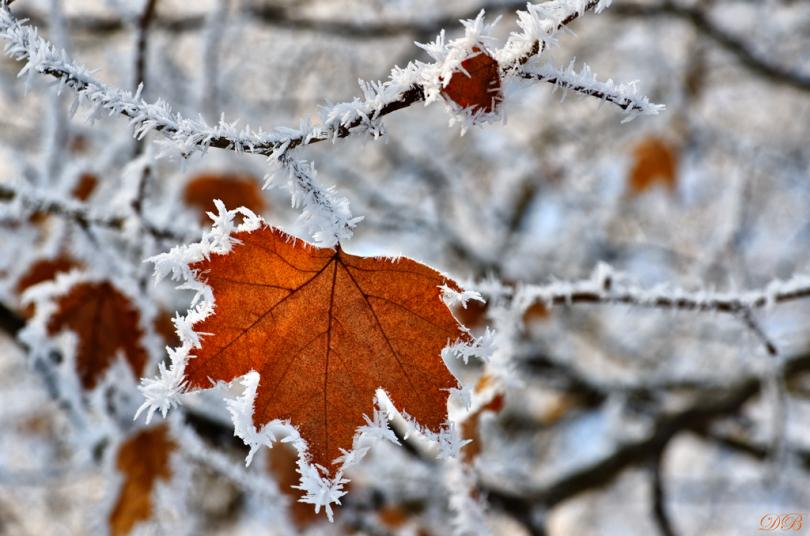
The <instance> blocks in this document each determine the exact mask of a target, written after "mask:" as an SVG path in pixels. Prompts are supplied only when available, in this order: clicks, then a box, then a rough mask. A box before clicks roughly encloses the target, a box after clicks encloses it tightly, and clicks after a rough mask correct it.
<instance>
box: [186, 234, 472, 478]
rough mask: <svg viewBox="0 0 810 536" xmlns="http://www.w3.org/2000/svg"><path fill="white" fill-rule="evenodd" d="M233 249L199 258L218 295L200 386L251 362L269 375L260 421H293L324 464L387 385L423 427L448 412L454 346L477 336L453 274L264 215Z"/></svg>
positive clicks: (194, 383)
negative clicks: (267, 221)
mask: <svg viewBox="0 0 810 536" xmlns="http://www.w3.org/2000/svg"><path fill="white" fill-rule="evenodd" d="M232 238H233V239H235V245H234V246H233V247H232V249H231V251H230V252H229V253H227V254H214V255H211V256H209V257H208V258H205V259H204V260H202V261H199V262H196V263H194V264H192V265H191V266H190V268H191V269H192V270H193V271H194V273H196V274H197V275H198V277H200V278H201V279H202V280H203V281H205V282H206V283H207V284H208V285H209V286H210V287H211V290H212V292H213V296H214V299H215V301H216V305H215V309H214V314H212V315H210V316H208V317H207V318H205V319H204V320H202V321H201V322H199V323H197V324H195V325H194V329H195V331H196V332H197V333H200V334H208V335H205V336H204V337H203V339H202V343H201V346H200V348H199V350H197V351H196V355H195V357H194V358H193V359H190V360H189V361H188V363H187V364H186V368H185V380H186V382H187V388H188V389H205V388H208V387H210V386H211V381H212V380H214V381H225V382H229V381H231V380H233V379H235V378H237V377H240V376H242V375H244V374H246V373H248V372H250V371H257V372H258V373H259V374H260V376H261V381H260V384H259V386H258V390H257V393H256V400H255V403H254V412H253V424H254V425H255V426H256V428H257V429H258V428H260V427H261V426H262V425H264V424H266V423H268V422H270V421H272V420H276V419H278V420H289V421H290V422H291V423H292V424H293V425H296V426H297V427H298V429H299V432H300V434H301V436H302V438H303V439H304V440H305V441H306V442H307V445H308V450H309V454H310V456H311V460H312V461H313V462H315V463H317V464H319V465H322V466H324V467H329V465H330V463H331V462H332V461H333V460H335V459H336V458H338V457H339V456H341V454H342V453H341V449H346V450H349V449H351V447H352V440H353V436H354V434H355V429H356V428H357V427H358V426H360V425H363V424H364V421H363V415H364V414H371V412H372V410H373V409H374V408H373V399H374V395H375V391H376V389H378V388H383V389H385V390H386V391H387V393H388V394H389V396H390V398H391V400H392V401H393V402H394V404H395V405H397V406H398V407H399V408H400V409H402V410H404V411H406V412H407V413H408V414H409V415H410V416H411V417H413V418H415V419H416V421H417V422H419V423H420V424H421V425H422V426H425V427H427V428H429V429H434V430H435V429H437V428H439V427H440V426H441V425H442V423H443V422H444V421H445V419H446V417H447V398H448V396H449V390H450V389H451V388H454V387H456V386H457V381H456V379H455V378H454V377H453V375H452V374H451V373H450V372H449V371H448V370H447V368H446V366H445V364H444V362H443V360H442V357H441V352H442V349H443V348H444V347H445V346H446V345H447V344H448V343H450V342H454V341H456V340H460V341H464V342H468V341H470V340H471V337H470V336H469V335H468V333H467V332H466V331H465V330H464V328H463V327H462V326H460V325H459V323H458V322H457V321H456V319H455V318H454V317H453V315H452V313H451V312H450V310H449V309H448V308H447V306H446V305H445V304H444V302H443V301H442V290H441V289H440V288H439V287H440V286H442V285H447V286H448V287H450V288H453V289H454V290H455V289H458V287H457V285H456V284H455V283H454V282H453V281H451V280H449V279H447V278H446V277H445V276H443V275H442V274H440V273H439V272H437V271H436V270H433V269H432V268H429V267H428V266H425V265H423V264H420V263H418V262H416V261H413V260H410V259H400V260H398V261H393V260H389V259H383V258H371V257H368V258H364V257H357V256H354V255H350V254H348V253H346V252H345V251H343V250H342V249H341V248H340V247H337V248H335V249H331V248H318V247H315V246H312V245H310V244H307V243H305V242H302V241H300V240H296V239H295V238H293V237H291V236H289V235H287V234H285V233H283V232H282V231H280V230H278V229H275V228H272V227H268V226H266V225H263V226H261V227H259V228H258V229H257V230H255V231H252V232H246V231H242V232H237V233H235V234H234V235H233V236H232Z"/></svg>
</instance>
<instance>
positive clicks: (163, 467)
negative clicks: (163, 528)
mask: <svg viewBox="0 0 810 536" xmlns="http://www.w3.org/2000/svg"><path fill="white" fill-rule="evenodd" d="M176 448H177V445H176V443H175V442H174V441H173V440H172V439H171V437H169V430H168V427H167V426H166V425H165V424H164V425H159V426H155V427H154V428H150V429H146V430H141V431H140V432H138V433H136V434H135V435H133V436H131V437H129V438H128V439H127V440H126V441H125V442H124V443H123V444H122V445H121V447H120V448H119V450H118V457H117V459H116V467H117V469H118V471H119V472H120V473H121V474H122V475H123V477H124V482H123V484H122V486H121V491H120V492H119V494H118V500H117V501H116V503H115V506H113V509H112V512H110V517H109V523H110V533H111V534H112V535H114V536H119V535H124V534H129V533H130V532H131V531H132V529H133V528H134V527H135V525H136V524H137V523H138V522H140V521H145V520H147V519H149V518H150V517H152V510H153V505H152V492H153V488H154V487H155V484H156V483H157V481H158V480H164V481H165V480H168V479H169V478H170V477H171V466H170V464H169V457H170V456H171V454H172V452H174V451H175V450H176Z"/></svg>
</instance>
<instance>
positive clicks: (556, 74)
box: [517, 60, 665, 122]
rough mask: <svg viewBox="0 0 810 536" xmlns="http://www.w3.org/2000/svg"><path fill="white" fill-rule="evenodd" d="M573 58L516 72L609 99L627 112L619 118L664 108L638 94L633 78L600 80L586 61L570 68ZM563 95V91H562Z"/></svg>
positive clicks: (654, 111)
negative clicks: (620, 81)
mask: <svg viewBox="0 0 810 536" xmlns="http://www.w3.org/2000/svg"><path fill="white" fill-rule="evenodd" d="M574 62H575V60H571V63H569V64H568V67H567V68H565V69H558V68H557V67H554V66H553V65H551V64H544V65H542V66H540V67H533V68H531V69H526V70H520V71H518V72H517V76H519V77H521V78H525V79H527V80H539V81H543V82H548V83H550V84H554V86H555V91H556V89H557V88H561V89H562V90H563V91H564V92H568V91H575V92H577V93H581V94H583V95H588V96H590V97H595V98H597V99H600V100H602V101H605V102H610V103H613V104H615V105H616V106H618V107H619V108H621V109H623V110H625V111H626V112H627V114H628V117H627V118H626V119H625V120H624V121H623V122H627V121H630V120H632V119H634V118H635V117H636V116H637V115H656V114H658V113H659V112H661V111H662V110H663V109H664V108H665V106H664V105H662V104H653V103H651V102H650V99H649V98H647V97H646V96H644V95H640V94H639V92H638V87H637V86H636V83H635V82H630V83H626V84H617V83H615V82H614V81H613V80H608V81H607V82H600V81H599V80H597V79H596V74H595V73H593V71H591V68H590V67H589V66H588V65H585V66H583V68H582V70H581V71H579V72H577V71H576V70H575V69H574ZM564 98H565V94H563V99H564Z"/></svg>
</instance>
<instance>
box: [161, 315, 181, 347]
mask: <svg viewBox="0 0 810 536" xmlns="http://www.w3.org/2000/svg"><path fill="white" fill-rule="evenodd" d="M155 333H157V334H158V335H159V336H160V338H162V339H163V343H164V346H170V347H172V348H174V347H177V346H180V338H179V337H178V336H177V331H176V330H175V329H174V323H173V322H172V315H171V314H169V313H168V312H166V311H160V312H158V314H157V316H155Z"/></svg>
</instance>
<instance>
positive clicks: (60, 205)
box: [0, 185, 188, 242]
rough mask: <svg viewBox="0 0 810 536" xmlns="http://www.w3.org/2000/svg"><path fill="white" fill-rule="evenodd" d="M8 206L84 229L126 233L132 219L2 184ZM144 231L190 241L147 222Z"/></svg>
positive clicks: (0, 197) (0, 196)
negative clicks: (74, 224) (62, 219)
mask: <svg viewBox="0 0 810 536" xmlns="http://www.w3.org/2000/svg"><path fill="white" fill-rule="evenodd" d="M2 202H5V203H8V206H7V210H9V211H10V212H12V213H14V212H17V213H20V214H28V213H31V212H44V213H46V214H53V215H55V216H59V217H62V218H66V219H68V220H71V221H73V222H75V223H76V224H78V225H79V226H81V227H85V228H87V227H90V226H99V227H106V228H108V229H113V230H115V231H123V230H124V229H125V227H126V224H127V218H128V216H125V215H115V214H103V213H100V212H97V211H95V210H93V208H92V207H90V206H89V205H87V204H86V203H83V202H80V201H74V200H72V199H65V198H64V197H63V196H60V195H54V194H49V193H48V192H44V191H40V190H35V189H33V188H29V187H27V186H22V185H20V186H14V187H12V186H9V185H0V203H2ZM143 227H144V230H145V231H146V232H147V233H149V234H150V235H152V236H154V237H155V238H160V239H167V240H174V241H177V242H182V241H184V240H186V239H188V234H187V233H183V232H181V231H179V230H173V229H165V228H160V227H156V226H154V225H152V224H150V223H148V222H144V225H143Z"/></svg>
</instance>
